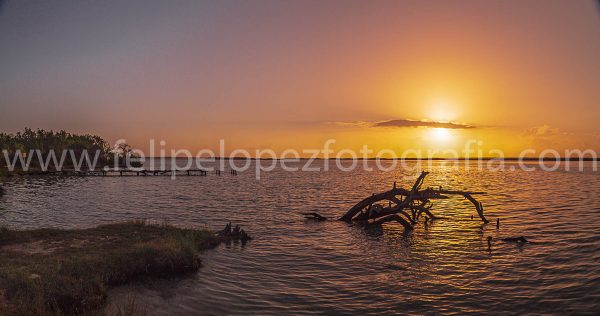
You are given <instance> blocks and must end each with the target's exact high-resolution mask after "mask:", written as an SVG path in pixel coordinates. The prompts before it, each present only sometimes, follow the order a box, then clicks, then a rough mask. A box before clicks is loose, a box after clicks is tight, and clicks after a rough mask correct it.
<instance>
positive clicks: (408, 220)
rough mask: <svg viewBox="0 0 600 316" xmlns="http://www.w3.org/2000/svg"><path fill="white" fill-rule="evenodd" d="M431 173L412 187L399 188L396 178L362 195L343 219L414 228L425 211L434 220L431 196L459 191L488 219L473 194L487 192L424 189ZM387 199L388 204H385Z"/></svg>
mask: <svg viewBox="0 0 600 316" xmlns="http://www.w3.org/2000/svg"><path fill="white" fill-rule="evenodd" d="M428 174H429V172H425V171H423V172H422V173H421V175H420V176H419V177H418V178H417V181H415V184H414V185H413V186H412V188H411V189H410V190H407V189H404V188H397V187H396V182H394V187H393V188H392V189H391V190H389V191H386V192H383V193H379V194H373V195H372V196H370V197H367V198H365V199H363V200H362V201H360V202H358V203H357V204H356V205H354V206H353V207H352V208H351V209H350V210H348V212H346V214H344V216H342V217H341V218H340V220H343V221H347V222H358V223H361V224H376V225H378V224H382V223H385V222H391V221H394V222H398V223H400V224H402V226H404V227H405V228H406V229H412V228H413V225H414V224H415V223H416V222H417V220H418V219H419V217H420V216H421V215H422V214H423V213H424V214H426V215H427V216H428V217H429V218H430V219H432V220H433V219H435V218H436V217H435V216H434V215H433V213H431V207H432V206H433V203H432V202H431V200H435V199H447V198H449V196H450V195H459V196H463V197H464V198H466V199H467V200H469V201H470V202H471V203H472V204H473V205H474V206H475V210H476V211H477V214H479V217H480V218H481V220H482V221H483V222H485V223H487V222H488V220H487V219H486V218H485V216H484V215H483V205H482V204H481V202H478V201H477V200H476V199H475V198H474V197H473V195H476V194H485V192H469V191H454V190H444V189H442V187H439V188H437V189H434V188H430V187H429V188H427V189H423V190H421V186H422V185H423V181H424V180H425V177H426V176H427V175H428ZM381 202H383V203H384V204H381ZM386 202H387V205H385V203H386Z"/></svg>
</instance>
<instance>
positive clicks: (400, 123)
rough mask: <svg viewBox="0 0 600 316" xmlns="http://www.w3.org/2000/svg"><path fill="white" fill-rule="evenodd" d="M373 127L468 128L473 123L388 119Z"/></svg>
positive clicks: (471, 126)
mask: <svg viewBox="0 0 600 316" xmlns="http://www.w3.org/2000/svg"><path fill="white" fill-rule="evenodd" d="M373 127H434V128H450V129H470V128H475V126H473V125H467V124H462V123H455V122H436V121H416V120H404V119H401V120H389V121H382V122H377V123H375V124H373Z"/></svg>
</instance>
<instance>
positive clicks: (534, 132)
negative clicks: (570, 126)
mask: <svg viewBox="0 0 600 316" xmlns="http://www.w3.org/2000/svg"><path fill="white" fill-rule="evenodd" d="M560 134H562V133H561V132H560V130H559V129H558V128H556V127H551V126H549V125H542V126H536V127H532V128H530V129H528V130H526V131H525V133H524V136H529V137H534V138H551V137H554V136H558V135H560Z"/></svg>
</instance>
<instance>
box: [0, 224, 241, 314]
mask: <svg viewBox="0 0 600 316" xmlns="http://www.w3.org/2000/svg"><path fill="white" fill-rule="evenodd" d="M229 238H230V237H228V236H219V235H217V234H215V233H214V232H211V231H208V230H204V229H189V228H178V227H174V226H170V225H166V224H162V225H159V224H146V223H145V222H144V221H136V222H125V223H114V224H106V225H100V226H96V227H94V228H88V229H68V230H63V229H36V230H12V229H8V228H0V265H1V266H2V267H3V268H2V270H1V271H0V314H2V315H4V314H8V315H13V314H14V315H46V314H72V313H83V312H94V311H98V310H99V309H102V308H103V307H105V306H104V305H105V303H106V297H107V291H108V290H109V289H110V288H112V287H114V286H119V285H124V284H127V283H130V282H132V281H136V280H143V279H146V278H155V277H170V276H177V275H184V274H187V273H193V272H197V271H198V270H199V268H200V267H201V261H200V258H199V256H198V255H199V253H200V252H202V251H205V250H208V249H212V248H215V247H216V246H218V245H219V244H220V243H221V242H223V241H227V240H229Z"/></svg>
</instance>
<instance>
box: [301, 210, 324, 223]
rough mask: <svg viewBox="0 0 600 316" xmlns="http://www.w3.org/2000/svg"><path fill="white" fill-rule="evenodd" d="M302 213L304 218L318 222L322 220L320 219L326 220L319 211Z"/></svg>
mask: <svg viewBox="0 0 600 316" xmlns="http://www.w3.org/2000/svg"><path fill="white" fill-rule="evenodd" d="M302 215H304V218H306V219H312V220H315V221H318V222H322V221H326V220H327V217H325V216H323V215H321V214H319V213H315V212H312V213H302Z"/></svg>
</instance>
